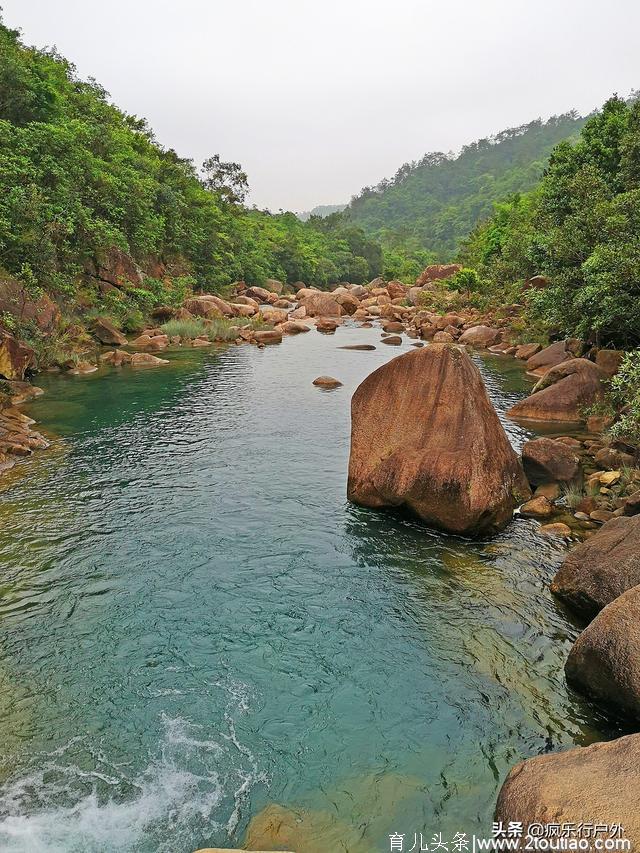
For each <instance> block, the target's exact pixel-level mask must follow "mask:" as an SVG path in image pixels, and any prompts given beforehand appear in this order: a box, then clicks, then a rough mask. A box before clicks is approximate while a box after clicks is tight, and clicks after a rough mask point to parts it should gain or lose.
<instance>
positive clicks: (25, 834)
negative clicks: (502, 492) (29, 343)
mask: <svg viewBox="0 0 640 853" xmlns="http://www.w3.org/2000/svg"><path fill="white" fill-rule="evenodd" d="M378 335H379V332H378V331H376V330H375V329H372V330H364V329H356V328H341V329H339V330H338V332H337V333H336V335H334V336H331V337H326V336H323V335H320V334H318V333H317V332H315V331H313V332H311V333H309V334H306V335H301V336H299V337H297V338H290V339H287V340H286V341H285V342H284V343H283V344H282V345H281V346H279V347H271V348H265V349H264V350H257V349H256V348H252V347H249V346H244V347H238V348H230V349H227V350H225V351H222V352H218V353H203V352H202V351H192V350H185V351H184V352H176V353H173V354H171V355H170V356H169V357H170V358H171V361H172V363H171V365H170V366H169V367H166V368H163V369H157V370H154V371H144V372H134V371H131V370H128V369H124V370H122V372H117V371H115V370H109V371H105V372H101V373H99V374H94V375H92V376H87V377H69V376H47V377H42V379H41V381H40V384H41V385H42V386H43V387H44V388H45V390H46V395H45V396H44V397H43V398H41V399H40V400H39V401H38V402H37V403H35V404H34V405H32V407H31V409H30V410H29V411H30V413H32V414H33V416H34V417H36V418H37V419H38V421H39V422H40V425H41V426H42V427H43V428H45V429H46V430H47V431H49V432H50V433H51V434H53V435H54V436H55V442H54V449H53V450H52V451H49V452H47V453H42V454H39V455H38V456H37V457H35V458H34V459H32V460H29V461H28V462H27V463H26V468H25V469H24V470H25V472H26V476H23V477H14V478H13V479H12V480H10V481H9V482H8V485H7V486H5V490H4V492H3V493H2V494H1V495H0V502H1V503H0V562H1V565H2V569H1V574H0V632H1V633H0V635H1V643H0V753H1V754H0V849H2V850H6V851H29V853H32V851H33V852H34V853H38V851H45V850H46V851H47V853H70V852H71V851H74V853H75V851H82V853H94V851H95V853H97V852H98V851H100V853H110V851H136V853H152V851H153V853H156V851H171V853H190V851H193V850H195V849H196V848H198V847H203V846H216V845H221V846H240V845H241V843H242V841H243V838H244V835H245V831H246V828H247V825H248V822H249V820H250V819H251V818H252V817H255V816H257V818H256V820H255V821H254V827H256V826H258V825H259V824H260V821H261V813H262V812H263V810H264V809H265V808H266V807H268V806H269V805H270V804H274V803H275V804H278V805H279V806H281V807H283V808H286V809H294V810H300V809H302V810H304V812H303V813H304V815H305V821H303V823H302V824H301V825H300V837H299V840H298V841H297V842H296V843H297V844H298V846H297V848H296V849H297V850H298V853H315V851H321V850H322V851H325V853H333V851H339V850H349V851H351V853H360V851H383V850H388V849H389V840H388V834H389V833H392V832H400V833H406V834H407V836H408V837H410V838H411V839H413V834H414V833H415V832H418V833H419V832H425V833H431V834H432V833H433V832H442V833H443V835H446V834H450V835H453V833H454V832H457V831H466V832H474V831H475V832H481V831H482V830H483V829H484V830H485V831H486V830H487V827H490V821H491V814H492V809H493V804H494V801H495V796H496V793H497V790H498V787H499V785H500V782H501V780H502V779H503V777H504V775H505V773H506V772H507V770H508V768H509V767H510V765H511V764H513V763H514V762H515V761H516V760H519V759H520V758H521V757H524V756H528V755H534V754H537V753H540V752H543V751H545V750H549V749H557V748H559V747H563V746H569V745H572V744H574V743H587V742H589V741H591V740H593V739H594V738H597V737H599V736H600V734H601V733H602V732H603V730H604V733H605V734H607V733H610V732H607V730H606V725H605V723H604V722H603V721H602V720H599V719H598V718H597V717H596V716H595V712H594V711H593V710H592V709H590V707H589V706H588V705H587V704H585V703H584V702H582V701H581V700H580V699H579V698H578V697H576V696H574V695H573V694H571V693H570V692H569V691H568V689H567V687H566V684H565V681H564V676H563V664H564V660H565V658H566V655H567V652H568V649H569V646H570V643H571V641H572V639H573V638H574V637H575V635H576V628H575V627H574V626H573V625H572V624H571V623H570V622H569V621H568V619H567V617H566V615H565V614H564V613H563V612H562V611H561V610H560V609H559V608H558V607H557V605H556V604H555V603H554V601H553V599H552V598H551V596H550V594H549V592H548V590H547V587H546V582H547V581H548V579H549V578H550V576H551V575H552V573H553V571H554V569H555V568H556V567H557V566H558V564H559V562H560V561H561V559H562V556H563V553H564V546H563V545H562V544H560V543H557V542H554V541H552V540H548V539H544V538H541V537H540V536H539V535H536V533H535V527H536V525H535V523H534V522H530V521H516V522H514V523H513V524H512V525H511V526H510V528H509V529H508V530H507V531H506V532H505V533H504V534H502V535H501V536H499V537H498V538H496V539H494V540H493V541H491V542H485V543H470V542H467V541H464V540H461V539H455V538H452V537H448V536H446V535H443V534H440V533H437V532H434V531H431V530H428V529H425V528H424V527H422V526H421V525H420V524H418V523H417V522H415V521H413V520H411V519H408V518H406V517H403V516H401V515H394V514H385V513H375V512H372V511H368V510H365V509H362V508H358V507H355V506H351V505H349V504H348V503H347V502H346V499H345V481H346V470H347V460H348V447H349V401H350V397H351V394H352V393H353V391H354V390H355V388H356V387H357V385H358V383H359V382H360V381H361V380H362V379H363V378H364V377H365V376H366V375H367V374H368V373H370V372H371V371H372V370H373V369H375V368H376V367H377V366H379V365H380V364H381V363H383V362H384V361H385V360H388V359H389V358H392V357H395V356H396V355H398V353H399V350H398V348H395V347H385V346H378V348H377V349H376V350H375V351H373V352H357V351H356V352H354V351H348V350H341V349H339V348H338V347H339V346H341V345H344V344H350V343H357V342H371V341H373V342H376V341H377V340H378ZM407 348H408V345H405V346H404V347H403V350H404V349H407ZM481 364H482V369H483V372H484V375H485V378H486V381H487V384H488V387H489V389H490V392H491V395H492V397H493V399H494V402H495V404H496V406H497V407H498V408H499V410H500V411H504V409H505V408H506V407H507V406H508V405H510V404H511V403H512V402H513V401H514V400H516V399H518V397H519V396H521V395H522V393H523V392H524V390H525V388H526V387H527V381H526V380H525V379H524V378H523V376H522V372H521V369H520V367H519V366H517V365H516V364H515V363H514V362H512V361H509V360H504V359H503V360H499V359H497V358H496V359H487V360H485V361H484V362H482V363H481ZM319 374H330V375H333V376H337V377H338V378H340V379H341V380H342V381H343V382H344V387H342V388H339V389H337V390H336V391H332V392H326V391H322V390H319V389H317V388H315V387H313V386H312V385H311V381H312V379H314V378H315V377H316V376H317V375H319ZM508 429H509V434H510V437H511V438H512V441H513V442H514V444H515V445H518V444H520V443H521V442H522V440H523V439H524V438H525V437H526V433H525V432H524V431H523V430H522V429H521V428H519V427H516V426H514V425H512V424H508ZM275 846H276V848H277V845H275Z"/></svg>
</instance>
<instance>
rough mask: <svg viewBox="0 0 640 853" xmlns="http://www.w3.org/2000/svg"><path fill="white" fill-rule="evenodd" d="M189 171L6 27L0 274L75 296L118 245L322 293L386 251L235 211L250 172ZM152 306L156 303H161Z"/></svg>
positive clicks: (139, 125)
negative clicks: (299, 283) (82, 277)
mask: <svg viewBox="0 0 640 853" xmlns="http://www.w3.org/2000/svg"><path fill="white" fill-rule="evenodd" d="M204 167H205V168H204V173H203V176H202V177H200V176H199V175H198V172H197V170H196V169H195V167H194V166H193V164H192V163H191V162H190V161H188V160H184V159H182V158H180V157H179V156H178V155H177V154H176V153H175V152H174V151H172V150H165V149H163V148H162V147H160V146H159V145H158V144H157V143H156V141H155V140H154V137H153V134H152V132H151V130H150V129H149V128H148V127H147V125H146V123H145V122H144V121H143V120H140V119H137V118H135V117H132V116H128V115H125V114H124V113H123V112H121V111H120V110H119V109H117V108H116V107H115V106H113V105H112V104H110V103H109V100H108V97H107V93H106V92H105V91H104V90H103V89H102V88H101V87H100V86H99V85H98V84H97V83H96V82H95V81H92V80H91V81H88V82H86V81H82V80H80V79H79V78H78V76H77V75H76V73H75V70H74V68H73V66H72V65H71V64H70V63H68V62H67V61H66V60H64V59H63V58H62V57H60V56H58V55H57V54H56V53H54V52H52V51H41V50H36V49H33V48H26V47H25V46H23V45H22V44H21V42H20V40H19V34H18V33H17V32H15V31H12V30H9V29H7V28H6V27H4V26H2V25H1V24H0V268H2V269H4V270H5V271H6V272H8V273H11V274H12V275H14V276H16V277H18V278H20V279H21V280H24V281H28V282H29V283H31V282H33V283H35V285H36V286H38V287H44V288H45V289H46V290H47V291H49V292H50V293H61V292H62V293H67V294H73V293H74V291H75V288H76V286H77V281H78V276H79V274H81V273H83V272H86V271H88V270H89V271H90V270H91V269H95V267H96V265H97V264H99V263H100V261H101V258H104V257H105V256H106V255H107V253H108V252H109V251H110V250H111V249H113V248H114V247H115V248H117V249H120V250H121V251H123V252H125V253H127V254H128V255H130V256H131V257H132V258H133V259H134V260H135V261H136V262H137V263H139V264H140V266H141V267H142V268H143V269H145V268H146V266H145V265H147V264H148V263H149V262H150V261H157V260H161V261H162V262H164V263H167V264H169V265H171V264H174V266H175V267H176V268H177V269H180V270H181V271H182V272H183V273H185V274H188V275H189V276H191V277H192V279H193V281H194V282H195V285H196V287H198V288H200V289H215V288H220V287H222V286H224V285H225V284H227V283H229V282H232V281H234V280H236V279H240V278H244V279H246V280H247V281H248V282H250V283H260V282H261V281H263V280H264V279H265V278H267V277H274V278H282V279H284V280H289V281H295V280H303V281H305V282H307V283H310V284H316V285H326V284H328V283H331V282H336V281H341V280H346V279H350V280H351V281H355V282H362V281H364V280H367V279H370V278H373V277H374V276H375V275H378V274H379V273H380V272H381V270H382V258H381V252H380V249H379V248H378V247H377V246H376V245H375V244H374V243H372V242H371V240H368V239H367V238H365V236H364V233H363V232H362V231H360V230H359V229H358V228H357V227H356V226H353V225H349V226H346V225H344V223H342V221H335V222H333V223H332V227H327V225H326V224H325V222H324V221H321V220H317V219H315V218H312V219H311V220H310V222H309V223H302V222H300V220H298V219H297V218H296V217H295V216H294V215H293V214H279V215H273V216H272V215H270V214H269V213H267V212H260V211H257V210H248V209H247V208H246V207H244V206H243V205H242V202H243V200H244V196H245V193H246V188H247V187H246V175H245V174H244V173H243V172H242V169H241V167H240V166H239V165H238V164H235V163H222V162H221V161H220V159H219V158H218V157H217V156H214V157H212V158H210V159H209V160H207V161H206V163H205V164H204ZM159 298H160V297H159Z"/></svg>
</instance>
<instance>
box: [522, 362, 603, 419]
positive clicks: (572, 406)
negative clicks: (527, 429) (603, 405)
mask: <svg viewBox="0 0 640 853" xmlns="http://www.w3.org/2000/svg"><path fill="white" fill-rule="evenodd" d="M603 379H606V374H605V373H604V372H603V371H602V370H601V369H600V368H599V367H598V366H597V365H596V364H594V363H593V362H592V361H589V360H588V359H586V358H572V359H570V360H569V361H563V362H562V363H561V364H558V365H556V366H555V367H552V368H551V369H550V370H549V371H548V372H547V373H546V374H545V375H544V377H543V378H542V379H541V380H540V381H539V382H538V384H537V385H536V386H535V387H534V389H533V393H532V394H531V396H529V397H525V399H524V400H520V402H519V403H516V404H515V406H512V407H511V408H510V409H509V411H508V412H507V415H508V416H509V417H510V418H515V419H519V418H520V419H522V420H530V421H564V422H567V423H580V422H582V421H584V419H585V417H586V412H587V410H588V409H589V407H590V406H592V405H593V404H594V403H596V402H597V401H598V400H600V399H601V398H602V396H603V394H604V388H603V385H602V381H603Z"/></svg>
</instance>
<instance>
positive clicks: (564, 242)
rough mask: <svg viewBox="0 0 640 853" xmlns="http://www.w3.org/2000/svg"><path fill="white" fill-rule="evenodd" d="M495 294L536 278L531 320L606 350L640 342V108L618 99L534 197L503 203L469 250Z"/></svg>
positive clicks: (558, 153)
mask: <svg viewBox="0 0 640 853" xmlns="http://www.w3.org/2000/svg"><path fill="white" fill-rule="evenodd" d="M462 256H463V258H464V260H465V262H466V263H468V264H470V265H472V266H475V267H478V269H479V270H480V271H481V273H482V274H483V275H484V276H485V277H487V278H488V279H489V281H490V282H492V283H493V285H494V286H495V287H498V288H499V287H506V288H508V287H509V286H510V285H512V284H513V283H514V282H518V281H522V280H523V279H525V278H527V277H528V276H531V275H534V274H545V275H547V276H548V277H549V279H550V282H551V283H550V286H549V287H546V288H544V289H541V290H532V291H529V292H527V297H526V298H527V302H528V304H529V307H530V314H531V316H532V317H533V318H534V319H537V320H539V321H541V322H543V323H544V324H545V325H546V326H548V327H549V328H555V329H556V330H557V331H558V332H559V333H561V334H568V335H576V336H578V337H581V338H584V339H585V340H588V341H591V342H593V343H597V344H613V345H620V346H637V345H638V344H639V343H640V102H639V101H638V100H637V99H631V100H630V101H629V102H626V101H624V100H622V99H620V98H618V97H613V98H611V99H610V100H609V101H607V103H606V104H605V105H604V107H603V109H602V111H601V112H599V113H597V114H595V115H593V116H592V117H591V118H590V119H589V120H588V121H587V123H586V124H585V126H584V129H583V131H582V133H581V135H580V138H579V140H578V141H577V142H576V143H575V144H571V143H569V142H562V143H560V144H559V145H558V146H557V147H556V148H555V149H554V151H553V153H552V155H551V158H550V161H549V165H548V167H547V169H546V172H545V175H544V177H543V179H542V180H541V182H540V183H539V185H538V186H537V187H536V188H535V189H534V190H533V191H532V192H530V193H529V194H526V195H523V196H515V197H514V198H513V199H511V200H510V201H508V202H505V203H503V204H500V205H498V206H497V208H496V210H495V213H494V215H493V216H492V217H491V218H490V219H488V220H487V221H486V222H484V223H483V224H482V225H480V226H479V227H478V228H477V229H476V230H475V232H474V233H473V234H472V235H471V237H470V238H469V240H468V241H467V244H466V246H465V248H464V250H463V252H462Z"/></svg>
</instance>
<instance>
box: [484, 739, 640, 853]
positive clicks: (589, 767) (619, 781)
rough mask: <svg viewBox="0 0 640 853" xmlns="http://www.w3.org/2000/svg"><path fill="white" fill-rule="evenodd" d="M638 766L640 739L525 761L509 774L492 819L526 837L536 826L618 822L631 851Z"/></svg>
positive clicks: (637, 820) (638, 814) (639, 817)
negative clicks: (519, 828) (513, 825)
mask: <svg viewBox="0 0 640 853" xmlns="http://www.w3.org/2000/svg"><path fill="white" fill-rule="evenodd" d="M639 766H640V735H629V736H627V737H622V738H618V739H617V740H613V741H608V742H605V743H595V744H593V745H592V746H587V747H577V748H575V749H569V750H566V751H564V752H558V753H555V754H552V755H540V756H536V757H535V758H528V759H527V760H526V761H522V762H520V763H519V764H516V766H515V767H514V768H513V769H512V770H511V772H510V773H509V775H508V776H507V778H506V780H505V782H504V784H503V786H502V788H501V790H500V794H499V795H498V802H497V805H496V810H495V820H496V821H502V822H503V823H504V825H505V826H507V824H508V823H509V821H516V822H517V821H519V822H521V823H522V824H523V828H524V835H525V836H526V834H527V830H528V827H529V826H531V824H534V823H537V824H543V825H546V824H551V823H553V824H558V823H559V824H564V823H567V824H574V825H575V826H576V827H578V826H580V825H582V824H589V825H593V824H594V823H606V824H611V823H620V824H621V825H623V826H624V833H625V837H626V838H628V839H629V840H630V841H631V843H632V845H633V849H635V848H636V846H637V845H638V844H640V809H638V767H639ZM585 833H586V830H585Z"/></svg>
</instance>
